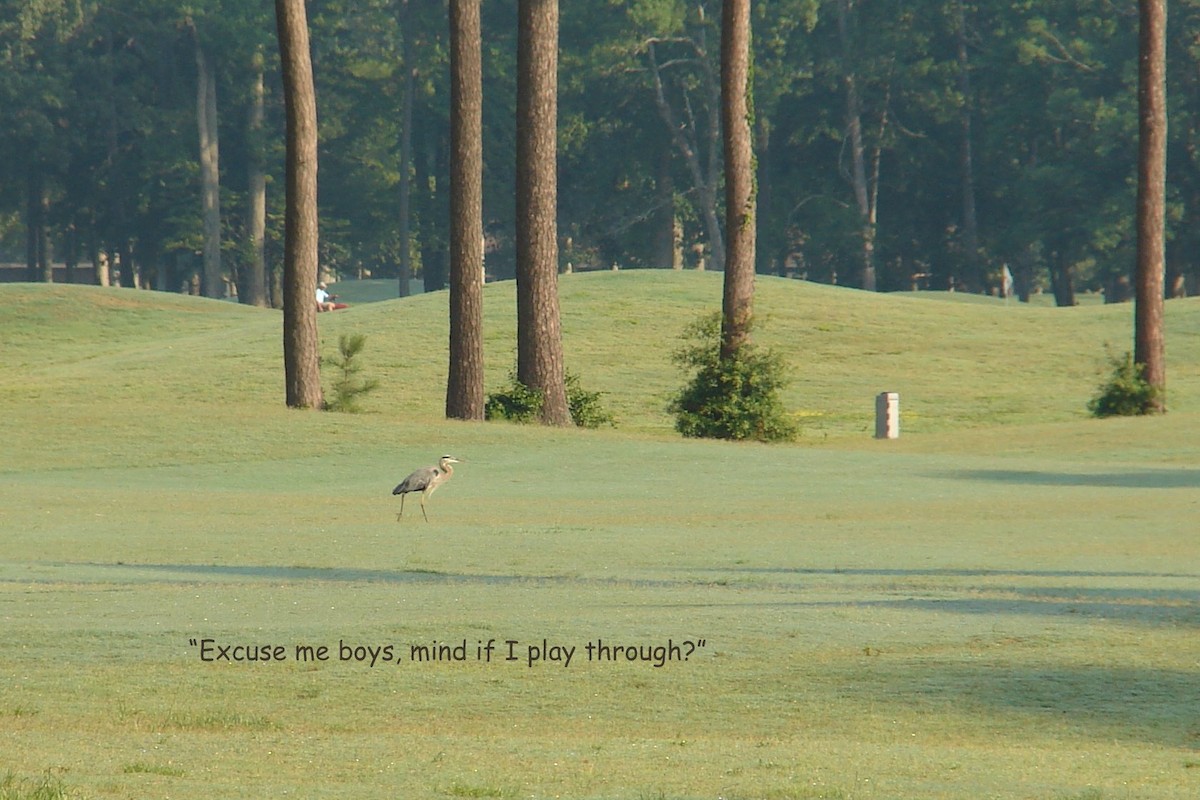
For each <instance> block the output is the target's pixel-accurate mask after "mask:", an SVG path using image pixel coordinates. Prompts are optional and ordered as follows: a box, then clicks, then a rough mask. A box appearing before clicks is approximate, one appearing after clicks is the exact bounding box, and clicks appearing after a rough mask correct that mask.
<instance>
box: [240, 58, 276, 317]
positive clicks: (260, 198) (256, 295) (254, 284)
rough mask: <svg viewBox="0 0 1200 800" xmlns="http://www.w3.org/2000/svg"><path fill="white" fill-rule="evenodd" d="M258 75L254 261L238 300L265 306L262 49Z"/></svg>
mask: <svg viewBox="0 0 1200 800" xmlns="http://www.w3.org/2000/svg"><path fill="white" fill-rule="evenodd" d="M252 66H253V69H254V77H253V81H252V83H251V85H250V95H251V97H250V119H249V124H248V128H249V131H250V136H249V139H250V156H249V165H250V166H249V176H248V182H249V208H248V218H249V229H250V230H249V234H250V263H249V265H248V267H249V268H248V269H247V271H246V276H245V280H244V281H243V286H242V287H241V292H240V293H239V294H238V300H240V301H241V302H243V303H245V304H246V305H251V306H258V307H260V308H265V307H267V306H268V305H269V303H268V301H267V260H266V252H265V244H266V235H267V176H266V172H265V171H264V170H263V157H262V148H263V142H262V136H263V118H264V116H265V111H264V89H263V55H262V52H261V51H260V52H258V53H256V54H255V56H254V61H253V64H252Z"/></svg>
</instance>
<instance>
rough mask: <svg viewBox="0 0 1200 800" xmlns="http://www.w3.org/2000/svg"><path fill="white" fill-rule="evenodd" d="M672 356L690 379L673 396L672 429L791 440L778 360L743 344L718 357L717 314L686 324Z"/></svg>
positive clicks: (791, 422) (793, 425) (703, 435)
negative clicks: (729, 355) (689, 373)
mask: <svg viewBox="0 0 1200 800" xmlns="http://www.w3.org/2000/svg"><path fill="white" fill-rule="evenodd" d="M684 338H685V340H687V341H688V342H689V343H688V344H685V345H684V346H683V347H682V348H680V349H679V350H678V351H676V353H675V354H674V356H673V360H674V361H675V363H677V364H678V365H679V366H680V367H681V368H683V369H684V370H685V371H691V370H694V371H695V372H694V375H693V377H692V379H691V381H690V382H689V383H688V384H687V385H686V386H684V387H683V388H682V389H681V390H680V391H679V392H678V394H676V395H675V397H674V399H672V401H671V404H670V406H669V407H668V410H669V411H670V412H671V413H672V414H674V415H675V429H676V430H677V431H679V432H680V433H682V434H683V435H684V436H688V437H696V438H708V439H753V440H757V441H760V442H779V441H790V440H792V439H794V438H796V435H797V433H798V429H797V426H796V423H795V421H794V420H792V419H791V418H789V417H788V415H787V412H786V411H785V410H784V407H783V402H782V400H781V399H780V397H779V392H780V390H781V389H783V387H784V386H786V385H787V378H786V365H785V364H784V361H783V358H782V357H781V356H778V355H776V354H775V353H772V352H770V351H763V350H759V349H758V348H757V347H755V346H754V345H753V344H750V343H746V344H744V345H742V347H741V348H740V349H739V350H738V353H737V355H736V356H735V357H734V358H731V359H724V360H723V359H722V358H721V317H720V315H712V316H708V317H705V318H703V319H701V320H699V321H697V322H694V323H692V324H691V325H689V326H688V328H687V330H686V331H685V332H684Z"/></svg>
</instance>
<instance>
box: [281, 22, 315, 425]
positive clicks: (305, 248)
mask: <svg viewBox="0 0 1200 800" xmlns="http://www.w3.org/2000/svg"><path fill="white" fill-rule="evenodd" d="M275 21H276V26H277V27H278V31H279V58H280V62H281V65H282V72H283V98H284V106H285V108H286V112H287V167H286V194H287V199H286V212H285V216H284V244H283V270H284V274H283V364H284V380H285V383H286V395H287V404H288V406H290V407H292V408H320V407H321V406H322V405H323V398H322V395H321V373H320V366H319V363H320V362H319V357H318V342H319V340H318V338H317V301H316V291H317V241H318V240H317V98H316V91H315V89H314V87H313V72H312V56H311V53H310V52H309V44H308V20H307V17H306V14H305V9H304V0H275Z"/></svg>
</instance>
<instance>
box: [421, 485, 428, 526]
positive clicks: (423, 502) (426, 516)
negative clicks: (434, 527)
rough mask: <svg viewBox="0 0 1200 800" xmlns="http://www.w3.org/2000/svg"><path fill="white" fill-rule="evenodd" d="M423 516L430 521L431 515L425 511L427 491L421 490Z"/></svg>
mask: <svg viewBox="0 0 1200 800" xmlns="http://www.w3.org/2000/svg"><path fill="white" fill-rule="evenodd" d="M421 516H423V517H425V521H426V522H429V515H428V514H426V513H425V493H424V492H421Z"/></svg>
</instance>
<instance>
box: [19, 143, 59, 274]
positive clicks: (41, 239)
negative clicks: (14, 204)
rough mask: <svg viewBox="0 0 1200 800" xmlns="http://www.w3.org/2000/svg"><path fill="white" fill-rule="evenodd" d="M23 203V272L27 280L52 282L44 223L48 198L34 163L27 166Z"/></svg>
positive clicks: (52, 271)
mask: <svg viewBox="0 0 1200 800" xmlns="http://www.w3.org/2000/svg"><path fill="white" fill-rule="evenodd" d="M25 191H26V200H25V271H26V275H27V277H28V280H30V281H32V282H36V283H53V282H54V268H53V266H52V263H51V259H50V236H49V232H48V230H47V226H46V220H47V218H48V217H49V214H50V195H49V193H48V192H47V190H46V181H45V177H44V176H43V174H42V170H41V168H40V167H39V166H38V165H36V164H30V165H29V175H28V178H27V181H26V190H25Z"/></svg>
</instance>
